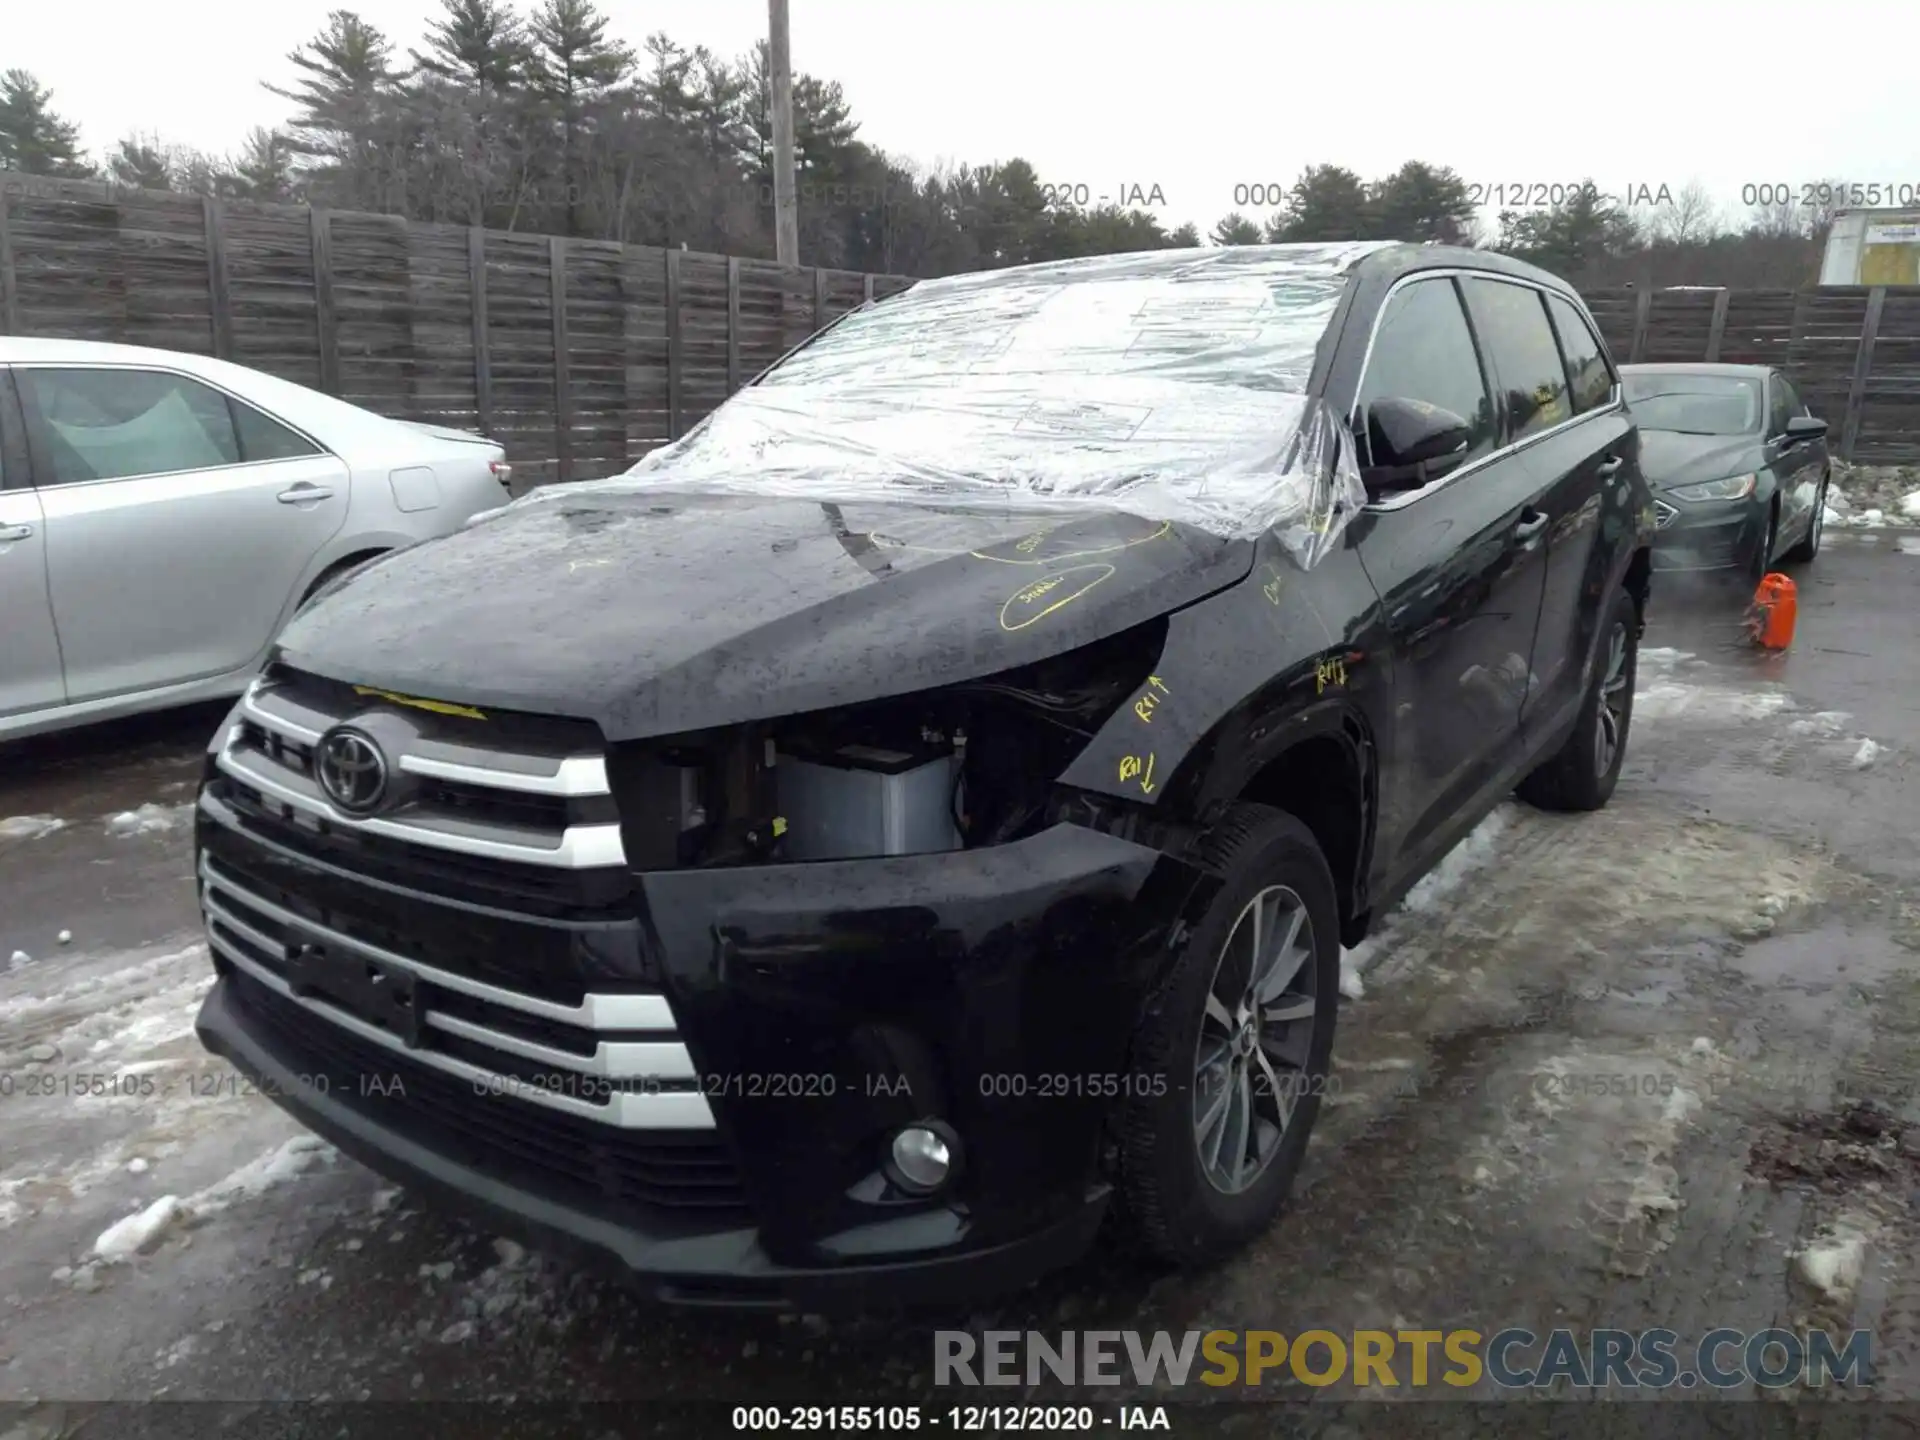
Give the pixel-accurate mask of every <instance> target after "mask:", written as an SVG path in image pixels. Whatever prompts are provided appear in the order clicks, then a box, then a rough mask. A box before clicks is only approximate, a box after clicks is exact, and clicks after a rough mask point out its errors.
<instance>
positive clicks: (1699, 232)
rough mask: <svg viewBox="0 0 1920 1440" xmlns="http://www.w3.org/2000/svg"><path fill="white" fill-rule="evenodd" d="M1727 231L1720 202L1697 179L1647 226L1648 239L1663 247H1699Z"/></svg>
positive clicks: (1664, 206) (1659, 210) (1688, 183)
mask: <svg viewBox="0 0 1920 1440" xmlns="http://www.w3.org/2000/svg"><path fill="white" fill-rule="evenodd" d="M1723 228H1724V222H1723V219H1722V216H1721V213H1720V203H1719V201H1717V200H1715V199H1714V198H1713V192H1712V191H1710V190H1709V189H1707V187H1706V186H1705V185H1703V184H1702V183H1701V182H1700V181H1698V180H1690V181H1688V182H1687V184H1686V185H1685V186H1684V187H1683V188H1682V189H1681V191H1680V193H1679V194H1678V195H1676V196H1674V198H1673V199H1671V200H1669V201H1668V202H1667V203H1666V204H1664V205H1661V206H1660V207H1659V208H1658V209H1656V210H1655V211H1654V212H1653V216H1652V218H1651V220H1649V221H1648V223H1647V233H1648V236H1649V238H1651V239H1652V240H1654V241H1655V242H1656V243H1659V244H1664V245H1700V244H1704V243H1705V242H1706V241H1708V240H1711V239H1712V238H1713V237H1714V236H1715V235H1718V234H1719V233H1720V232H1721V230H1722V229H1723Z"/></svg>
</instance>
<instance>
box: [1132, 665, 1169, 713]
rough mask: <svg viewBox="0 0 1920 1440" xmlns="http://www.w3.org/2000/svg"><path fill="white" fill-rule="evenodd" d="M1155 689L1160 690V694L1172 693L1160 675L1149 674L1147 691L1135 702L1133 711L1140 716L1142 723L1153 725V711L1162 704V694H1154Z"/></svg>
mask: <svg viewBox="0 0 1920 1440" xmlns="http://www.w3.org/2000/svg"><path fill="white" fill-rule="evenodd" d="M1155 690H1158V691H1159V692H1160V695H1168V694H1171V693H1172V692H1171V691H1169V690H1168V689H1167V687H1166V685H1165V683H1164V682H1163V681H1162V680H1161V679H1160V677H1159V676H1158V675H1149V676H1148V677H1147V689H1146V691H1145V692H1144V693H1143V694H1142V695H1141V696H1140V698H1139V699H1138V700H1136V701H1134V702H1133V713H1134V714H1136V715H1138V716H1139V717H1140V723H1141V724H1142V725H1151V724H1152V723H1153V712H1154V710H1155V709H1156V708H1158V706H1159V704H1160V695H1156V694H1154V693H1153V692H1154V691H1155Z"/></svg>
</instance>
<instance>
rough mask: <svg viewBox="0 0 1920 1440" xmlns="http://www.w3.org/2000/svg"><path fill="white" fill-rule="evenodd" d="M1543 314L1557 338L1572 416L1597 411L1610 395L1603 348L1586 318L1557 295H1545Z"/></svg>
mask: <svg viewBox="0 0 1920 1440" xmlns="http://www.w3.org/2000/svg"><path fill="white" fill-rule="evenodd" d="M1547 313H1548V314H1549V315H1551V316H1552V317H1553V328H1554V330H1555V332H1556V333H1557V334H1558V335H1559V337H1560V353H1561V355H1562V356H1563V357H1564V358H1565V359H1566V362H1567V376H1568V378H1569V380H1571V382H1572V399H1573V413H1574V414H1576V415H1584V414H1586V413H1587V411H1589V410H1595V409H1598V408H1599V407H1600V406H1602V405H1604V404H1606V403H1607V401H1608V400H1609V399H1611V398H1612V396H1613V383H1614V376H1613V369H1612V367H1611V366H1609V365H1608V364H1607V352H1606V347H1605V346H1603V345H1602V344H1601V343H1600V337H1599V336H1597V335H1595V334H1594V333H1593V327H1592V326H1591V325H1589V324H1588V323H1587V320H1586V317H1585V316H1584V315H1582V314H1581V313H1580V312H1579V311H1578V310H1576V309H1575V308H1574V307H1573V306H1572V305H1570V304H1568V303H1567V302H1566V301H1565V300H1563V299H1561V298H1560V296H1558V295H1549V296H1547Z"/></svg>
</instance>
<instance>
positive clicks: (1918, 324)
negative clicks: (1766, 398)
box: [1581, 285, 1920, 465]
mask: <svg viewBox="0 0 1920 1440" xmlns="http://www.w3.org/2000/svg"><path fill="white" fill-rule="evenodd" d="M1581 293H1582V294H1583V295H1584V296H1585V297H1586V301H1587V304H1588V306H1589V307H1590V308H1591V309H1592V311H1593V315H1594V319H1596V320H1598V321H1599V322H1600V329H1601V332H1602V334H1604V335H1605V336H1606V340H1607V344H1608V346H1609V347H1611V348H1612V350H1613V353H1614V358H1615V359H1617V360H1622V361H1627V362H1629V363H1631V362H1633V361H1644V362H1648V363H1652V362H1658V361H1676V360H1718V361H1722V362H1725V363H1728V364H1736V365H1776V366H1778V367H1780V368H1781V369H1782V370H1785V371H1786V372H1787V374H1788V375H1789V376H1791V377H1792V379H1793V382H1794V384H1795V385H1796V386H1798V387H1799V389H1800V392H1801V394H1802V395H1803V396H1804V397H1805V398H1806V401H1807V403H1808V404H1809V405H1811V406H1812V407H1813V413H1814V414H1816V415H1818V416H1820V417H1821V418H1822V419H1824V420H1825V421H1826V422H1827V423H1828V425H1829V426H1830V427H1831V428H1830V430H1829V432H1828V433H1829V434H1830V435H1831V437H1832V442H1833V445H1834V447H1835V453H1836V454H1838V455H1840V456H1841V457H1842V458H1843V459H1847V460H1851V461H1853V462H1855V463H1856V464H1861V465H1912V464H1920V286H1912V285H1878V286H1873V287H1871V288H1869V287H1866V286H1826V287H1822V288H1820V289H1816V290H1699V289H1684V290H1598V289H1594V290H1585V291H1583V292H1581Z"/></svg>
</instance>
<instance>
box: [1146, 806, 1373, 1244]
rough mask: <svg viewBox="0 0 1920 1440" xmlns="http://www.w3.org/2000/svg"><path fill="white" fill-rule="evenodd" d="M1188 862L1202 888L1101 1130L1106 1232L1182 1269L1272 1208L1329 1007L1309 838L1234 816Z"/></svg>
mask: <svg viewBox="0 0 1920 1440" xmlns="http://www.w3.org/2000/svg"><path fill="white" fill-rule="evenodd" d="M1201 852H1202V855H1203V857H1204V861H1205V865H1206V868H1207V870H1208V871H1209V872H1211V873H1212V874H1213V875H1216V876H1217V877H1218V881H1217V883H1216V884H1214V885H1210V886H1208V887H1205V888H1204V889H1202V890H1201V891H1199V892H1198V893H1196V894H1195V896H1194V900H1193V908H1192V909H1191V910H1189V911H1187V912H1186V913H1185V914H1184V915H1183V916H1182V921H1183V930H1182V936H1181V939H1180V940H1179V942H1178V949H1177V951H1176V953H1175V956H1174V958H1173V959H1172V961H1171V962H1170V968H1169V970H1168V972H1167V973H1166V975H1164V976H1163V977H1161V978H1160V979H1159V980H1158V981H1157V982H1156V984H1155V985H1154V987H1153V990H1152V993H1150V994H1149V995H1147V996H1145V997H1143V1003H1142V1007H1141V1012H1140V1018H1139V1022H1138V1026H1137V1028H1136V1030H1135V1032H1134V1040H1133V1048H1132V1060H1133V1063H1132V1065H1131V1067H1130V1069H1131V1071H1132V1076H1133V1082H1134V1083H1132V1084H1131V1085H1130V1087H1129V1089H1128V1090H1127V1091H1126V1092H1124V1094H1123V1096H1122V1097H1121V1099H1120V1104H1119V1108H1118V1110H1117V1112H1116V1113H1115V1114H1114V1115H1113V1117H1112V1129H1113V1135H1114V1139H1115V1141H1116V1142H1117V1143H1116V1146H1115V1149H1114V1151H1113V1152H1112V1159H1113V1162H1114V1165H1115V1168H1116V1171H1117V1174H1116V1178H1117V1180H1118V1182H1119V1183H1118V1190H1119V1195H1118V1197H1117V1198H1118V1202H1119V1203H1118V1205H1117V1207H1116V1208H1117V1210H1118V1214H1117V1215H1116V1217H1115V1218H1116V1220H1117V1221H1118V1222H1119V1224H1120V1226H1121V1228H1122V1229H1123V1231H1124V1232H1126V1233H1127V1234H1128V1235H1129V1236H1130V1237H1131V1239H1132V1240H1133V1241H1134V1242H1135V1243H1136V1244H1137V1245H1139V1246H1140V1247H1141V1248H1142V1249H1145V1250H1147V1251H1149V1252H1150V1253H1152V1254H1154V1255H1156V1256H1158V1257H1159V1258H1160V1259H1163V1260H1172V1261H1174V1262H1175V1263H1177V1264H1183V1265H1205V1264H1210V1263H1212V1262H1213V1261H1215V1260H1218V1259H1219V1258H1221V1257H1222V1256H1224V1255H1226V1254H1228V1253H1230V1252H1231V1251H1233V1250H1234V1249H1236V1248H1237V1247H1239V1246H1241V1245H1244V1244H1246V1243H1247V1242H1248V1241H1249V1240H1251V1239H1253V1238H1254V1236H1256V1235H1258V1234H1260V1233H1261V1232H1262V1231H1263V1230H1265V1229H1266V1228H1267V1227H1268V1226H1269V1225H1271V1224H1272V1223H1273V1220H1274V1217H1275V1216H1276V1215H1278V1214H1279V1213H1280V1210H1281V1207H1282V1206H1283V1205H1284V1204H1285V1203H1286V1198H1287V1192H1288V1191H1289V1190H1290V1189H1292V1187H1293V1181H1294V1177H1295V1176H1296V1175H1297V1174H1298V1173H1299V1170H1300V1162H1301V1160H1302V1158H1303V1157H1304V1155H1305V1153H1306V1148H1307V1141H1308V1139H1309V1138H1310V1137H1311V1136H1312V1134H1313V1126H1314V1121H1315V1119H1316V1118H1317V1117H1318V1115H1319V1113H1320V1102H1321V1100H1322V1099H1323V1098H1325V1096H1326V1094H1327V1092H1328V1087H1329V1086H1330V1085H1332V1084H1334V1083H1335V1077H1334V1076H1333V1075H1332V1074H1331V1071H1332V1066H1333V1031H1334V1024H1335V1021H1336V1019H1337V1017H1338V1007H1339V1003H1340V941H1339V933H1340V902H1339V897H1338V894H1337V892H1336V891H1335V889H1334V883H1333V875H1332V872H1331V871H1330V870H1329V869H1328V868H1327V859H1326V856H1325V854H1324V853H1322V851H1321V849H1320V844H1319V842H1318V841H1317V840H1316V839H1315V838H1314V834H1313V832H1312V831H1311V830H1309V829H1308V828H1307V827H1306V826H1305V825H1303V824H1301V823H1300V821H1299V820H1298V819H1296V818H1295V817H1294V816H1292V815H1289V814H1287V813H1285V812H1284V811H1281V810H1275V809H1273V808H1271V807H1269V806H1265V805H1253V804H1246V803H1241V804H1237V805H1235V806H1233V807H1232V808H1231V809H1230V810H1229V811H1228V812H1227V814H1226V816H1225V818H1223V819H1222V820H1221V821H1220V822H1219V823H1217V824H1216V825H1215V826H1214V827H1213V828H1212V829H1211V830H1210V831H1208V832H1207V834H1206V836H1205V837H1204V838H1203V839H1202V841H1201Z"/></svg>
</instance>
